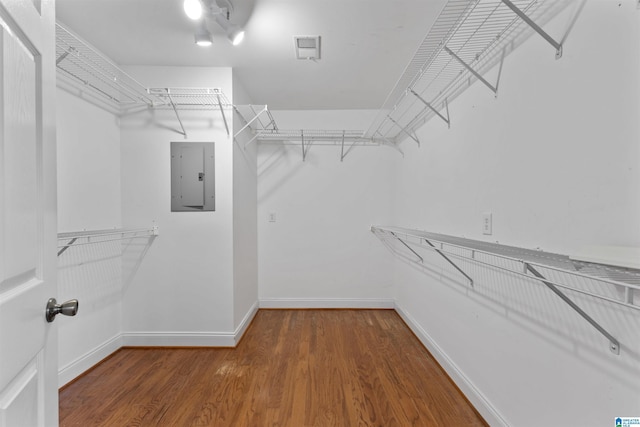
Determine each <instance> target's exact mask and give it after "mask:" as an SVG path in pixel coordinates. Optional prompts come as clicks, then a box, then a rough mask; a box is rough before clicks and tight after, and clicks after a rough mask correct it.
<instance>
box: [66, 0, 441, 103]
mask: <svg viewBox="0 0 640 427" xmlns="http://www.w3.org/2000/svg"><path fill="white" fill-rule="evenodd" d="M445 3H446V1H445V0H234V1H233V4H234V6H235V10H234V13H233V15H232V16H231V21H232V22H238V23H243V24H245V25H244V27H245V29H246V32H247V33H246V37H245V40H244V42H243V43H242V44H241V45H239V46H235V47H234V46H232V45H231V44H230V43H229V42H228V41H227V40H226V39H225V37H224V35H223V34H222V31H221V30H220V28H219V27H217V26H215V25H212V26H210V28H211V30H212V32H215V33H214V45H213V46H211V47H209V48H202V47H198V46H196V44H195V43H194V30H195V23H194V22H193V21H191V20H189V19H188V18H187V17H186V16H185V14H184V12H183V10H182V0H57V1H56V4H57V6H56V10H57V17H58V20H59V21H60V22H61V23H62V24H63V25H65V26H66V27H68V28H69V29H71V30H72V31H74V32H75V33H76V34H78V35H80V36H81V37H82V38H84V39H85V40H86V41H88V42H89V43H90V44H92V45H93V46H94V47H96V48H97V49H98V50H100V51H101V52H102V53H104V54H105V55H107V56H108V57H109V58H111V59H112V60H113V61H115V62H116V63H118V64H120V65H173V66H181V65H182V66H230V67H233V68H234V69H235V71H236V77H238V78H239V80H240V81H241V82H242V84H243V85H244V86H245V88H246V90H247V91H248V92H249V95H250V96H251V98H252V102H253V103H255V104H268V105H269V108H271V109H377V108H380V107H381V106H382V104H383V102H384V100H385V98H386V97H387V95H388V94H389V92H390V91H391V89H392V88H393V86H394V84H395V83H396V81H397V79H398V78H399V77H400V75H401V74H402V71H403V70H404V68H405V66H406V65H407V64H408V62H409V60H410V59H411V57H412V56H413V54H414V53H415V51H416V49H417V47H418V46H419V44H420V42H421V41H422V39H423V38H424V36H425V35H426V34H427V32H428V30H429V27H430V25H431V24H432V23H433V21H434V20H435V19H436V18H437V16H438V14H439V13H440V10H441V9H442V7H443V6H444V4H445ZM295 35H320V36H321V37H322V57H321V59H320V60H319V61H317V62H313V61H308V60H298V59H295V52H294V43H293V36H295ZM141 83H143V84H144V82H141Z"/></svg>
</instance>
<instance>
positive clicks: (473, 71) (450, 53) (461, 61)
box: [444, 46, 498, 95]
mask: <svg viewBox="0 0 640 427" xmlns="http://www.w3.org/2000/svg"><path fill="white" fill-rule="evenodd" d="M444 50H446V51H447V53H448V54H449V55H451V56H452V57H453V58H454V59H455V60H456V61H458V62H459V63H460V64H462V66H463V67H464V68H466V69H467V70H469V72H470V73H471V74H473V75H474V76H475V77H476V78H477V79H478V80H480V81H481V82H482V83H484V84H485V86H487V87H488V88H489V89H491V91H492V92H493V93H494V95H495V94H497V93H498V89H497V88H496V87H495V86H493V85H492V84H491V83H489V82H488V81H487V80H486V79H485V78H484V77H482V76H481V75H480V73H478V72H477V71H476V70H474V69H473V68H471V66H470V65H469V64H467V63H466V62H464V61H463V60H462V58H460V57H459V56H458V55H456V54H455V53H453V51H452V50H451V49H449V48H448V47H447V46H445V47H444Z"/></svg>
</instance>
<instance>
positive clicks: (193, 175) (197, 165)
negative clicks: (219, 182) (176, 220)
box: [171, 142, 215, 212]
mask: <svg viewBox="0 0 640 427" xmlns="http://www.w3.org/2000/svg"><path fill="white" fill-rule="evenodd" d="M214 148H215V145H214V143H213V142H172V143H171V210H172V211H173V212H198V211H200V212H202V211H213V210H215V176H214V175H215V156H214V151H215V150H214Z"/></svg>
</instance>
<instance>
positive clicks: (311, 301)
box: [260, 298, 395, 309]
mask: <svg viewBox="0 0 640 427" xmlns="http://www.w3.org/2000/svg"><path fill="white" fill-rule="evenodd" d="M260 308H365V309H366V308H395V303H394V300H393V299H391V298H389V299H383V298H262V299H260Z"/></svg>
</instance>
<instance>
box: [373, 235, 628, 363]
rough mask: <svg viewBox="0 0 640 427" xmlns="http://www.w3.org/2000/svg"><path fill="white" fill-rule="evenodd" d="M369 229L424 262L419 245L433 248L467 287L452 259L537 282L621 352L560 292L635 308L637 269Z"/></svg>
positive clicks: (610, 337)
mask: <svg viewBox="0 0 640 427" xmlns="http://www.w3.org/2000/svg"><path fill="white" fill-rule="evenodd" d="M371 232H372V233H374V234H375V235H376V236H377V237H378V238H379V239H380V240H381V242H382V243H383V244H384V245H385V246H386V247H387V248H388V249H389V250H390V251H391V252H393V253H395V254H396V255H398V256H400V257H403V258H405V259H407V260H409V261H411V262H415V263H419V264H420V265H423V264H424V259H423V257H422V256H421V255H420V254H419V252H418V250H419V249H424V250H430V251H434V252H436V253H437V254H439V255H440V256H442V257H443V258H445V260H446V261H447V262H449V264H451V265H452V266H453V267H455V268H456V270H457V271H458V272H460V273H461V274H463V275H464V276H465V277H466V278H467V279H469V281H470V282H471V286H473V285H474V283H473V280H472V278H471V277H470V276H469V275H468V274H466V273H465V272H464V271H463V270H462V269H461V268H459V266H458V265H457V264H456V262H455V261H454V259H458V260H466V261H470V262H472V263H476V264H482V265H486V266H489V267H491V268H494V269H497V270H501V271H505V272H508V273H511V274H515V275H518V276H521V277H526V278H528V279H530V280H536V281H538V282H541V283H542V284H544V285H545V286H546V287H547V288H548V289H549V290H551V291H552V292H553V293H554V294H555V295H557V296H558V297H559V298H560V299H561V300H562V301H563V302H564V303H566V304H567V305H568V306H569V307H570V308H571V309H573V310H574V311H575V312H576V313H578V315H580V316H581V317H582V318H583V319H584V320H586V321H587V322H588V323H589V324H590V325H591V326H592V327H594V328H595V329H596V330H597V331H598V332H599V333H600V334H602V335H603V336H604V337H605V338H606V339H607V340H608V341H609V350H610V351H611V352H612V353H613V354H616V355H619V354H620V349H621V345H620V342H619V341H618V340H617V339H616V338H615V337H614V336H613V335H612V334H611V333H610V332H609V331H607V329H605V328H604V327H603V326H602V325H601V324H600V323H599V322H598V321H596V320H595V319H594V318H593V317H591V316H590V315H589V314H588V313H587V312H586V311H584V310H583V309H582V308H581V307H580V306H579V305H578V304H577V303H576V302H575V301H574V300H572V299H571V298H570V297H569V296H568V295H567V294H566V293H565V291H567V290H568V291H571V292H575V293H578V294H582V295H586V296H589V297H593V298H597V299H600V300H603V301H607V302H610V303H614V304H618V305H622V306H624V307H628V308H633V309H635V310H640V304H639V302H638V301H634V294H635V293H636V292H640V270H637V269H633V268H623V267H615V266H610V265H604V264H599V263H595V262H587V261H578V260H574V259H571V258H570V257H568V256H566V255H560V254H554V253H549V252H542V251H538V250H530V249H523V248H518V247H513V246H506V245H500V244H497V243H488V242H482V241H477V240H471V239H466V238H459V237H453V236H447V235H443V234H436V233H430V232H426V231H420V230H412V229H406V228H400V227H380V226H372V227H371ZM392 241H399V242H400V243H401V244H402V245H403V247H405V248H407V249H408V250H410V251H411V253H412V254H413V255H414V256H416V257H418V260H419V261H416V260H415V259H414V258H413V257H407V256H406V255H404V254H402V252H400V251H398V250H396V249H395V248H393V246H392V244H391V242H392ZM425 243H426V244H425ZM543 272H546V273H545V274H543Z"/></svg>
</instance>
